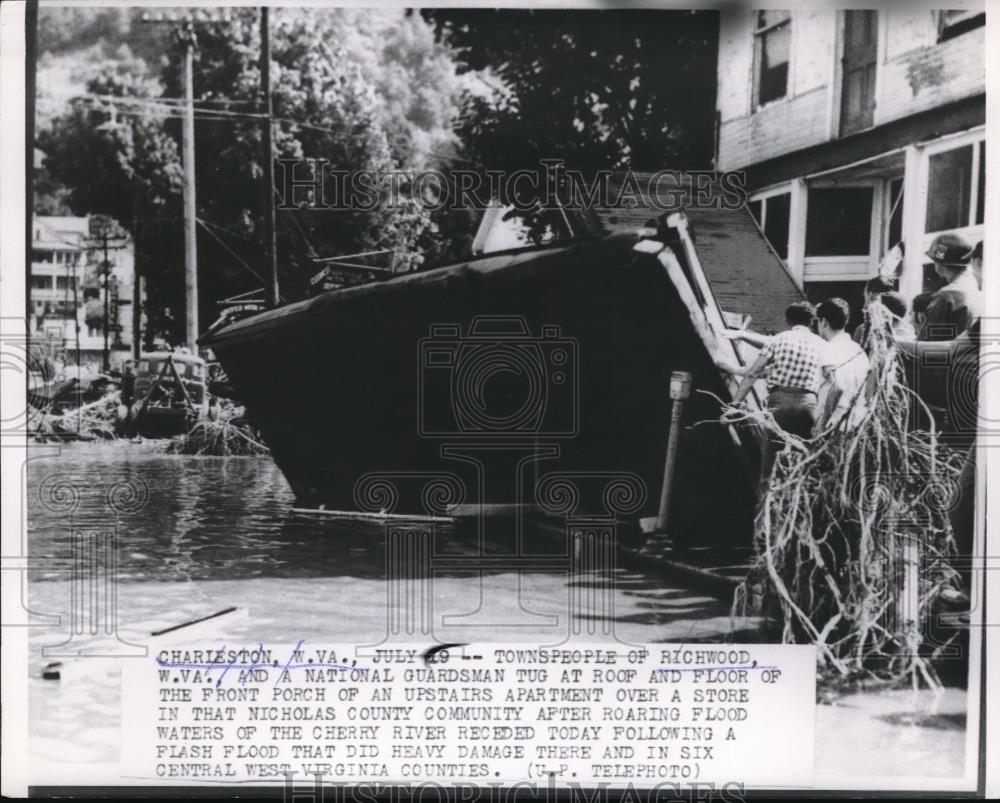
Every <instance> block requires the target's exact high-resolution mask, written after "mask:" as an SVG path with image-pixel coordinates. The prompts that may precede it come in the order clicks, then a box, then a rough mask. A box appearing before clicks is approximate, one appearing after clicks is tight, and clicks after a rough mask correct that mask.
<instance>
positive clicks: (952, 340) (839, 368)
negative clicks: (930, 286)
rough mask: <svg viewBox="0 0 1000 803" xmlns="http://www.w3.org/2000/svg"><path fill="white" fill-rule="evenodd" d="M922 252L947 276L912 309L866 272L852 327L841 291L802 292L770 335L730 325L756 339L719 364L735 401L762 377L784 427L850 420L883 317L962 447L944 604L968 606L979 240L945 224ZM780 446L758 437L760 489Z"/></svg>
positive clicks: (859, 406)
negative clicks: (750, 356) (737, 361)
mask: <svg viewBox="0 0 1000 803" xmlns="http://www.w3.org/2000/svg"><path fill="white" fill-rule="evenodd" d="M927 256H928V257H929V258H930V260H931V261H932V262H933V264H934V270H935V272H936V273H937V275H938V276H939V277H940V278H941V279H942V280H943V281H944V286H942V287H941V288H940V289H939V290H937V291H936V292H934V293H928V294H922V295H918V296H916V297H915V298H914V299H913V304H912V305H911V307H910V309H909V310H908V309H907V305H906V301H905V299H904V298H903V296H901V295H900V294H899V293H897V292H896V291H895V290H894V289H893V285H892V283H891V282H888V281H886V280H885V279H882V278H876V279H872V280H871V281H869V282H868V284H867V286H866V288H865V315H864V322H863V323H862V324H861V325H860V326H858V327H857V328H856V330H855V332H854V337H851V336H850V335H848V334H847V332H846V324H847V321H848V318H849V312H850V311H849V308H848V305H847V303H846V302H845V301H843V300H842V299H839V298H829V299H826V300H825V301H823V302H821V303H820V304H819V305H818V306H817V307H816V308H815V309H814V308H813V307H812V305H810V304H808V303H806V302H797V303H795V304H792V305H791V306H790V307H789V308H788V309H787V310H786V319H787V322H788V326H789V328H788V329H787V330H786V331H784V332H781V333H779V334H777V335H775V336H773V337H765V336H761V335H756V334H752V333H748V332H744V331H740V332H735V333H733V334H731V335H730V337H733V338H740V339H743V340H746V341H748V342H750V343H752V344H754V345H757V346H759V347H760V348H761V351H760V355H759V357H758V359H757V361H756V362H755V363H754V364H753V366H751V367H750V368H748V369H745V370H741V369H739V368H736V367H734V366H729V365H721V366H720V367H722V368H723V369H724V370H728V371H730V372H731V373H733V374H736V375H742V376H743V381H742V382H741V384H740V386H739V389H738V390H737V392H736V396H735V399H734V401H735V403H736V404H737V405H738V404H740V403H741V402H742V401H743V400H744V398H745V397H746V395H747V394H748V393H749V392H750V389H751V388H752V387H753V386H754V384H755V383H756V382H757V380H758V379H764V380H765V382H766V384H767V390H768V395H767V408H768V410H770V412H771V414H772V415H773V417H774V420H775V422H776V424H777V425H778V426H779V427H781V428H782V429H783V430H785V431H786V432H788V433H791V434H794V435H797V436H799V437H802V438H809V437H812V436H815V435H817V434H819V433H820V432H822V431H824V430H826V429H827V428H830V427H836V426H840V425H843V426H847V427H851V426H854V425H856V424H857V423H858V421H860V419H861V417H862V416H863V415H864V414H865V398H864V397H865V393H864V388H865V383H866V382H867V381H868V379H869V374H870V372H871V371H872V370H873V366H872V362H871V360H870V359H869V356H868V354H867V353H866V346H870V342H871V341H870V336H871V332H870V329H871V327H872V326H876V325H883V326H885V325H886V323H887V322H888V327H887V328H888V331H889V333H890V334H891V336H892V337H893V338H894V339H895V341H896V343H897V344H898V346H899V352H900V354H901V355H902V356H903V360H904V367H905V369H906V372H907V379H908V382H909V383H910V386H911V389H913V390H914V391H915V392H916V393H917V394H918V395H919V396H920V398H921V400H922V401H923V403H924V404H926V405H927V407H928V408H930V409H931V411H932V412H933V414H934V419H935V422H934V423H935V425H936V426H938V427H939V431H943V433H944V435H945V437H946V439H947V440H948V441H949V442H950V445H952V446H953V447H956V448H959V449H962V450H963V451H964V452H965V460H964V464H963V466H962V470H961V473H960V476H959V479H958V486H957V488H956V489H955V492H954V496H953V498H952V500H951V502H950V504H949V518H950V519H951V524H952V530H953V533H954V538H955V543H956V547H957V551H958V555H959V556H961V557H962V558H967V560H962V561H960V562H959V564H958V566H957V568H958V571H959V574H960V576H961V577H962V580H963V585H964V588H965V589H966V590H965V591H962V592H951V591H949V594H951V595H952V596H954V599H951V600H950V602H951V604H953V605H957V606H959V607H966V608H967V606H968V603H969V596H968V594H969V592H970V591H971V589H972V588H973V577H974V574H975V572H974V571H973V567H974V565H975V559H974V555H975V546H974V544H975V477H976V446H975V440H976V432H977V429H978V420H979V418H978V416H979V413H978V390H979V348H980V320H981V316H982V314H983V311H984V297H983V293H982V280H983V274H982V270H983V244H982V242H980V243H979V244H978V245H976V246H975V247H974V248H973V247H971V246H970V245H969V244H968V243H966V242H965V241H963V240H962V239H961V238H960V237H957V236H956V235H953V234H943V235H940V236H938V237H937V238H935V240H934V242H933V243H932V244H931V247H930V249H929V250H928V251H927ZM875 305H880V306H879V307H877V308H876V306H875ZM876 311H877V312H876ZM908 315H909V317H908ZM814 325H815V328H816V332H814V331H813V326H814ZM931 357H933V358H931ZM875 370H877V366H876V367H875ZM917 420H918V421H919V419H917ZM918 425H919V424H918ZM780 446H781V442H780V438H776V437H773V436H772V437H771V438H769V439H768V440H767V441H766V442H765V443H764V444H763V455H762V457H763V459H762V465H761V492H762V493H763V492H764V491H765V490H766V488H767V486H768V481H769V476H770V473H771V469H772V467H773V464H774V457H775V453H776V450H777V449H778V448H779V447H780ZM943 596H944V595H943Z"/></svg>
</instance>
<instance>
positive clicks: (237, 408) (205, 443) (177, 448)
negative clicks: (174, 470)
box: [166, 399, 270, 457]
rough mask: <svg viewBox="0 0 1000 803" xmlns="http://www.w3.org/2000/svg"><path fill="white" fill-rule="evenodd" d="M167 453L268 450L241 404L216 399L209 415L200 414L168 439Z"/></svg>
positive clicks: (228, 453)
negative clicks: (185, 427)
mask: <svg viewBox="0 0 1000 803" xmlns="http://www.w3.org/2000/svg"><path fill="white" fill-rule="evenodd" d="M166 451H167V452H168V453H169V454H188V455H206V456H213V457H253V456H257V455H265V454H270V450H269V449H268V448H267V447H266V446H265V445H264V444H263V443H261V441H260V436H259V435H258V434H257V432H256V431H255V430H254V428H253V427H252V426H251V425H250V424H249V423H248V422H247V420H246V410H244V408H243V407H242V406H241V405H238V404H234V403H232V402H229V401H226V400H225V399H219V400H218V402H217V404H216V405H215V406H214V407H213V408H212V409H210V410H209V412H208V415H207V416H205V417H204V418H199V419H198V420H197V421H195V423H194V425H193V426H192V427H191V429H189V430H188V431H187V432H185V433H183V434H181V435H177V436H175V437H173V438H171V439H170V441H169V442H168V443H167V447H166Z"/></svg>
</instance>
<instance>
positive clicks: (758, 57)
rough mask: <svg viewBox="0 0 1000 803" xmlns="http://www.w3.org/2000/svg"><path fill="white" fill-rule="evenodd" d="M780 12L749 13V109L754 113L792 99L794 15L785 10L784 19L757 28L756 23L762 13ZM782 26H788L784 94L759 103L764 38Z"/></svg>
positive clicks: (790, 11) (759, 10)
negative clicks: (750, 42) (750, 40)
mask: <svg viewBox="0 0 1000 803" xmlns="http://www.w3.org/2000/svg"><path fill="white" fill-rule="evenodd" d="M782 10H785V9H754V10H753V11H752V12H751V13H752V14H753V18H752V20H751V25H750V35H751V36H752V37H753V80H752V81H751V82H750V84H751V86H750V92H751V94H752V97H751V108H752V109H753V110H754V112H757V111H759V110H761V109H764V108H767V107H769V106H773V105H775V104H778V103H783V102H785V101H788V100H789V99H791V98H792V97H793V92H792V86H793V84H794V81H793V78H794V75H793V72H792V70H793V65H794V59H793V58H792V54H793V53H794V52H795V26H794V25H792V22H793V18H794V13H793V11H792V10H791V9H787V10H785V11H786V13H787V14H788V16H787V17H786V18H785V19H782V20H779V21H777V22H772V23H771V24H770V25H763V26H759V25H758V24H757V21H758V20H759V19H760V14H761V13H762V12H763V11H782ZM783 26H788V70H787V73H786V75H785V92H784V94H783V95H781V96H780V97H776V98H771V99H770V100H766V101H763V102H761V99H760V88H761V78H762V77H763V74H762V73H763V67H764V37H765V36H767V34H769V33H772V32H774V31H776V30H777V29H779V28H781V27H783Z"/></svg>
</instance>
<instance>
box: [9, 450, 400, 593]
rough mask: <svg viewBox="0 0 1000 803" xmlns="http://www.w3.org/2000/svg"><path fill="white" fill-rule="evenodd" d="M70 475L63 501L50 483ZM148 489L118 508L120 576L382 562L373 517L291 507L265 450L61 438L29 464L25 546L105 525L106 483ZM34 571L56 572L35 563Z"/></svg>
mask: <svg viewBox="0 0 1000 803" xmlns="http://www.w3.org/2000/svg"><path fill="white" fill-rule="evenodd" d="M67 482H70V483H72V490H71V491H69V492H70V493H72V492H76V493H78V495H79V496H78V502H77V504H76V506H75V510H72V511H70V510H69V509H68V508H69V507H71V506H72V502H69V501H67V500H66V497H65V492H64V495H63V497H62V498H60V499H58V500H56V501H55V502H54V501H53V499H52V492H51V486H52V485H54V484H57V483H58V484H62V485H63V486H65V483H67ZM123 483H131V484H132V485H133V487H138V488H139V489H140V491H139V493H140V494H141V493H142V492H143V491H142V490H141V489H143V488H145V489H148V497H147V499H146V502H145V504H144V505H143V506H142V507H141V508H140V509H138V510H125V511H124V512H122V513H120V517H119V526H118V550H119V561H120V562H119V579H121V580H124V581H129V580H149V579H154V578H155V579H156V580H160V581H178V580H214V579H242V578H251V577H322V576H332V575H343V574H349V575H353V576H358V577H370V576H377V575H379V574H381V573H383V572H384V569H385V561H384V543H383V538H382V527H381V525H378V524H370V525H368V524H358V523H355V522H352V523H349V524H347V523H340V524H338V523H335V522H329V521H317V520H313V519H308V518H303V517H300V516H293V515H292V514H291V508H292V506H293V501H294V498H293V496H292V493H291V491H290V489H289V488H288V485H287V483H286V482H285V480H284V478H283V477H282V475H281V472H280V471H279V470H278V468H277V466H275V465H274V463H273V462H271V461H270V460H269V459H250V458H247V459H227V458H214V457H182V456H175V455H160V454H155V453H150V452H149V451H147V450H133V449H132V448H130V445H126V444H119V445H117V446H114V447H112V446H98V447H93V446H77V447H70V448H69V449H67V450H66V451H65V453H64V454H63V455H62V456H59V457H55V458H51V459H41V460H33V461H31V462H30V463H29V467H28V487H27V503H28V539H29V543H30V549H31V552H32V554H34V555H47V556H57V557H68V556H69V555H70V550H71V532H72V531H73V530H74V529H75V530H77V531H84V530H95V529H108V528H109V526H111V525H112V524H113V522H114V513H113V509H112V508H111V507H110V506H109V504H108V501H107V494H108V489H109V488H112V487H115V486H117V485H120V484H123ZM33 579H56V578H55V574H54V573H51V574H49V575H48V576H46V575H45V574H44V573H39V574H37V575H35V576H34V578H33Z"/></svg>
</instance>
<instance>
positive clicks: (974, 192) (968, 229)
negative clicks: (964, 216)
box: [922, 127, 986, 250]
mask: <svg viewBox="0 0 1000 803" xmlns="http://www.w3.org/2000/svg"><path fill="white" fill-rule="evenodd" d="M985 139H986V129H985V128H984V127H980V128H975V129H972V130H971V131H963V132H962V133H960V134H953V135H951V136H949V137H942V138H941V139H939V140H935V141H934V142H932V143H929V144H927V145H925V146H924V148H923V151H924V153H923V156H924V167H923V170H924V186H925V187H926V188H928V190H929V188H930V179H931V157H932V156H935V155H936V154H939V153H947V152H948V151H955V150H958V149H960V148H968V147H972V181H971V182H970V184H971V187H970V198H969V218H968V222H967V224H966V225H965V226H958V227H956V228H953V229H941V230H940V231H932V232H928V231H926V230H925V231H924V232H922V237H923V240H925V241H926V242H925V246H926V247H925V249H924V250H926V248H927V247H930V244H931V241H932V240H933V239H934V238H935V237H937V236H938V235H939V234H944V233H946V232H951V233H953V234H959V235H961V236H963V237H965V238H966V239H968V238H969V237H970V236H978V237H980V238H981V237H982V230H983V228H984V224H985V221H983V223H976V203H977V201H978V200H979V143H980V142H983V141H985ZM926 203H927V201H926V191H925V194H924V204H925V207H924V228H925V229H926V228H927V218H926Z"/></svg>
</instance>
